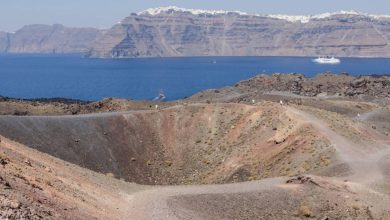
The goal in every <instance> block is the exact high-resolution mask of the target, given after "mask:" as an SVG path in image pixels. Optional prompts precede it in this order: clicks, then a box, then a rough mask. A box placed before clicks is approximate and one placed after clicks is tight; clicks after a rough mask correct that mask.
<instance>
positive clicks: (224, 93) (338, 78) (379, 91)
mask: <svg viewBox="0 0 390 220" xmlns="http://www.w3.org/2000/svg"><path fill="white" fill-rule="evenodd" d="M219 91H220V93H219V94H215V93H214V92H211V91H205V92H201V93H198V94H196V95H194V96H192V97H190V98H189V99H190V100H203V99H204V100H210V99H215V98H221V97H230V96H231V94H235V95H234V96H233V97H237V96H238V94H244V95H246V96H249V98H250V96H256V95H258V94H280V92H282V93H283V94H284V95H289V94H293V95H299V96H308V97H315V96H320V95H326V96H334V95H337V96H345V97H361V96H364V97H371V98H379V99H389V98H390V76H386V75H385V76H360V77H353V76H349V75H347V74H340V75H336V74H332V73H324V74H320V75H317V76H316V77H315V78H306V77H305V76H304V75H302V74H273V75H258V76H256V77H253V78H251V79H249V80H245V81H241V82H239V83H238V84H236V85H235V86H234V87H227V88H224V89H220V90H219ZM241 96H242V95H241ZM247 98H248V97H247Z"/></svg>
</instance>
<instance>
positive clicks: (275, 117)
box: [0, 74, 390, 219]
mask: <svg viewBox="0 0 390 220" xmlns="http://www.w3.org/2000/svg"><path fill="white" fill-rule="evenodd" d="M389 82H390V80H389V77H388V76H378V77H352V76H349V75H347V74H342V75H333V74H322V75H319V76H317V77H316V78H313V79H311V78H305V77H304V76H302V75H298V74H274V75H272V76H264V75H259V76H257V77H254V78H252V79H249V80H246V81H242V82H239V83H237V84H236V85H235V86H233V87H227V88H222V89H218V90H209V91H205V92H202V93H199V94H196V95H194V96H192V97H190V98H188V99H184V100H178V101H176V102H164V103H162V102H148V101H130V100H120V99H105V100H102V101H99V102H92V103H90V102H82V101H75V100H61V99H56V100H16V99H10V98H2V99H1V101H0V112H1V114H2V115H1V116H0V135H1V136H0V140H1V142H0V218H3V219H20V218H22V219H23V218H24V219H389V218H390V206H389V204H390V185H389V183H390V137H389V134H390V107H389V102H390V100H389V98H390V96H389V95H390V92H389V91H390V90H389V89H390V88H389V87H390V85H389ZM280 101H282V104H281V103H280ZM156 105H158V108H156Z"/></svg>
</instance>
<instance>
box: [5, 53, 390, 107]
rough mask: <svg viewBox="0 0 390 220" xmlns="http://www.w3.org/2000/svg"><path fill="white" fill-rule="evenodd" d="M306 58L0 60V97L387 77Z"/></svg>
mask: <svg viewBox="0 0 390 220" xmlns="http://www.w3.org/2000/svg"><path fill="white" fill-rule="evenodd" d="M312 59H313V58H310V57H186V58H140V59H89V58H84V57H83V56H82V55H0V95H1V96H8V97H14V98H54V97H61V98H70V99H81V100H90V101H94V100H100V99H102V98H107V97H116V98H127V99H136V100H140V99H147V100H152V99H153V98H154V97H156V96H157V95H158V93H159V91H160V90H163V91H164V93H165V95H166V97H167V100H175V99H181V98H184V97H187V96H191V95H192V94H194V93H197V92H199V91H202V90H205V89H211V88H221V87H224V86H230V85H234V84H235V83H237V82H238V81H240V80H244V79H248V78H250V77H253V76H255V75H257V74H261V73H265V74H272V73H275V72H279V73H303V74H305V75H306V76H308V77H312V76H315V75H316V74H318V73H323V72H326V71H331V72H333V73H341V72H348V73H350V74H351V75H361V74H390V59H385V58H375V59H372V58H342V59H341V60H342V63H341V64H339V65H321V64H315V63H313V62H312Z"/></svg>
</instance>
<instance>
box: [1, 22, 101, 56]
mask: <svg viewBox="0 0 390 220" xmlns="http://www.w3.org/2000/svg"><path fill="white" fill-rule="evenodd" d="M103 33H104V30H99V29H95V28H68V27H65V26H62V25H58V24H57V25H51V26H50V25H27V26H24V27H23V28H21V29H20V30H18V31H16V32H15V33H6V32H0V53H84V52H87V51H88V50H89V48H90V47H91V45H92V44H93V43H94V42H95V41H96V40H97V39H98V38H100V37H101V36H102V35H103Z"/></svg>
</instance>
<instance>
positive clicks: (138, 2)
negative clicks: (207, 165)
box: [0, 0, 390, 31]
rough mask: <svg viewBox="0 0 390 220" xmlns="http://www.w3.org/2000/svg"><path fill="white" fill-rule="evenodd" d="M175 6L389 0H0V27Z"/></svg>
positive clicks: (386, 5) (336, 6)
mask: <svg viewBox="0 0 390 220" xmlns="http://www.w3.org/2000/svg"><path fill="white" fill-rule="evenodd" d="M170 5H174V6H179V7H185V8H200V9H224V10H239V11H244V12H249V13H260V14H291V15H297V14H305V15H306V14H318V13H323V12H330V11H340V10H356V11H361V12H367V13H373V14H390V0H0V30H4V31H15V30H17V29H19V28H20V27H22V26H23V25H25V24H38V23H39V24H55V23H59V24H64V25H66V26H75V27H80V26H89V27H99V28H107V27H110V26H112V25H113V24H115V23H116V22H117V21H119V20H121V19H122V18H124V17H126V16H127V15H129V14H130V13H131V12H138V11H142V10H144V9H146V8H150V7H159V6H170Z"/></svg>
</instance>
